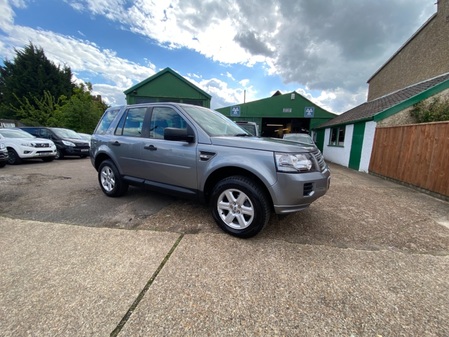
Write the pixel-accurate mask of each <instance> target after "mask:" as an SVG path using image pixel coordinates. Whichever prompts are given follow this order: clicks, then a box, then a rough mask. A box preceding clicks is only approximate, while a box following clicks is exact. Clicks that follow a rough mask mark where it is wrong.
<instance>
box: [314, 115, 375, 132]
mask: <svg viewBox="0 0 449 337" xmlns="http://www.w3.org/2000/svg"><path fill="white" fill-rule="evenodd" d="M373 119H374V116H371V117H365V118H360V119H353V120H351V121H346V122H342V123H338V124H332V125H330V126H317V127H315V130H320V129H332V128H338V127H340V126H345V125H351V124H356V123H363V122H369V121H372V120H373ZM326 122H327V121H325V122H324V123H326ZM324 123H321V124H324Z"/></svg>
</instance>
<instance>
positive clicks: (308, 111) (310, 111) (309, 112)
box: [304, 106, 315, 118]
mask: <svg viewBox="0 0 449 337" xmlns="http://www.w3.org/2000/svg"><path fill="white" fill-rule="evenodd" d="M313 116H315V107H313V106H306V107H305V108H304V117H305V118H313Z"/></svg>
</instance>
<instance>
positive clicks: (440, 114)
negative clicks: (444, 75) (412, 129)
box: [411, 97, 449, 123]
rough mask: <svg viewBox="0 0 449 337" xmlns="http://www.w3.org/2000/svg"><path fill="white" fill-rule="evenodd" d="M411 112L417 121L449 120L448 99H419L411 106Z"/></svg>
mask: <svg viewBox="0 0 449 337" xmlns="http://www.w3.org/2000/svg"><path fill="white" fill-rule="evenodd" d="M411 114H412V116H413V117H415V118H416V120H417V122H418V123H429V122H440V121H449V99H441V98H440V97H435V98H433V99H432V100H430V101H421V102H419V103H417V104H415V105H414V106H413V109H412V110H411Z"/></svg>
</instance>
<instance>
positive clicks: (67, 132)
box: [52, 129, 82, 139]
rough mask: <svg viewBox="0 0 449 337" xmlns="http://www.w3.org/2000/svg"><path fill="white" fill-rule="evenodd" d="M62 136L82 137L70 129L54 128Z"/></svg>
mask: <svg viewBox="0 0 449 337" xmlns="http://www.w3.org/2000/svg"><path fill="white" fill-rule="evenodd" d="M52 130H53V132H54V133H56V135H57V136H58V137H60V138H72V139H82V138H81V136H80V135H79V134H77V133H76V132H75V131H73V130H70V129H52Z"/></svg>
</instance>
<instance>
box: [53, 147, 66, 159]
mask: <svg viewBox="0 0 449 337" xmlns="http://www.w3.org/2000/svg"><path fill="white" fill-rule="evenodd" d="M55 159H64V153H63V152H62V151H61V150H59V149H57V150H56V156H55Z"/></svg>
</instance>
